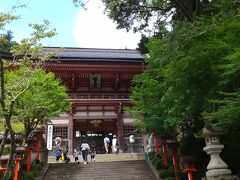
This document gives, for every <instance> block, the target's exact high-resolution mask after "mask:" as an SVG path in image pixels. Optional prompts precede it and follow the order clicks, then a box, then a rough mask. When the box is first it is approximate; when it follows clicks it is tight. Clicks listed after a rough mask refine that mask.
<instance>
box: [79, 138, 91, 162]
mask: <svg viewBox="0 0 240 180" xmlns="http://www.w3.org/2000/svg"><path fill="white" fill-rule="evenodd" d="M81 150H82V157H83V164H87V163H88V161H87V155H88V152H89V150H90V148H89V145H88V143H87V141H86V140H84V141H83V143H82V145H81Z"/></svg>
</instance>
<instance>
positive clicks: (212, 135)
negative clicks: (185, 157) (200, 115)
mask: <svg viewBox="0 0 240 180" xmlns="http://www.w3.org/2000/svg"><path fill="white" fill-rule="evenodd" d="M225 133H226V132H225V131H224V130H223V129H222V128H219V127H214V126H213V125H211V124H206V125H205V127H204V128H203V129H202V130H201V131H199V132H198V133H197V134H196V137H203V138H205V143H206V147H204V148H203V150H204V151H206V152H207V154H208V155H210V162H209V164H208V166H207V170H208V171H207V172H206V177H204V178H203V180H222V179H224V180H238V179H239V178H238V177H237V176H233V175H231V174H232V172H231V170H230V169H228V165H227V164H226V163H225V162H224V161H223V160H222V159H221V157H220V156H219V154H220V153H221V151H222V149H223V148H224V146H223V145H221V144H220V141H219V138H218V136H219V135H223V134H225Z"/></svg>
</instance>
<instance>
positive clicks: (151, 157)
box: [148, 151, 156, 161]
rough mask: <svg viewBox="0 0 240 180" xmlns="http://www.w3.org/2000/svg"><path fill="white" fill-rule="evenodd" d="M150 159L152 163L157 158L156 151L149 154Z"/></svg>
mask: <svg viewBox="0 0 240 180" xmlns="http://www.w3.org/2000/svg"><path fill="white" fill-rule="evenodd" d="M148 157H149V159H150V160H151V161H152V160H153V158H154V157H156V153H155V152H154V151H151V152H148Z"/></svg>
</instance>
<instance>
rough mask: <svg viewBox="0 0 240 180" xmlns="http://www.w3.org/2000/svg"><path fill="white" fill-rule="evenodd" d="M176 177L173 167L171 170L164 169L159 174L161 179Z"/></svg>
mask: <svg viewBox="0 0 240 180" xmlns="http://www.w3.org/2000/svg"><path fill="white" fill-rule="evenodd" d="M174 176H175V173H174V170H173V168H172V167H171V168H169V169H162V170H161V171H160V173H159V177H160V178H166V177H174Z"/></svg>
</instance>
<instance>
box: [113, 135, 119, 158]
mask: <svg viewBox="0 0 240 180" xmlns="http://www.w3.org/2000/svg"><path fill="white" fill-rule="evenodd" d="M112 152H113V153H116V155H117V152H118V148H117V138H116V135H113V139H112Z"/></svg>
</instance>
